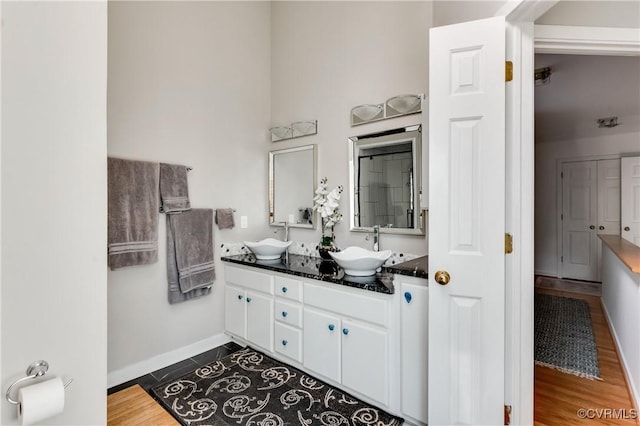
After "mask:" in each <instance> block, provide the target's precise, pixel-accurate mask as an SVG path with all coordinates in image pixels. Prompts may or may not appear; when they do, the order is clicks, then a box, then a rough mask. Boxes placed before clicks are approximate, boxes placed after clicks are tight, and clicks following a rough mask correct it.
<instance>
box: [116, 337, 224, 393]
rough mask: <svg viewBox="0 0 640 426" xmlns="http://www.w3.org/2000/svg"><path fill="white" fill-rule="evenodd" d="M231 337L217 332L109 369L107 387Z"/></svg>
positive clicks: (149, 371)
mask: <svg viewBox="0 0 640 426" xmlns="http://www.w3.org/2000/svg"><path fill="white" fill-rule="evenodd" d="M230 341H231V338H230V337H229V336H227V335H226V334H224V333H222V334H218V335H215V336H211V337H209V338H207V339H204V340H200V341H198V342H195V343H192V344H190V345H188V346H183V347H181V348H178V349H175V350H172V351H169V352H165V353H163V354H160V355H156V356H154V357H151V358H149V359H145V360H144V361H140V362H136V363H135V364H131V365H128V366H126V367H124V368H121V369H119V370H115V371H111V372H109V373H108V374H107V388H111V387H113V386H117V385H119V384H122V383H125V382H128V381H129V380H133V379H135V378H138V377H140V376H144V375H145V374H149V373H151V372H152V371H156V370H159V369H161V368H164V367H167V366H169V365H171V364H175V363H176V362H179V361H182V360H185V359H187V358H191V357H192V356H195V355H198V354H201V353H202V352H206V351H208V350H210V349H213V348H215V347H218V346H221V345H224V344H225V343H229V342H230Z"/></svg>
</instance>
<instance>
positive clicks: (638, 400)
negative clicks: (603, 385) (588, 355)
mask: <svg viewBox="0 0 640 426" xmlns="http://www.w3.org/2000/svg"><path fill="white" fill-rule="evenodd" d="M600 305H602V311H603V312H604V317H605V318H606V319H607V324H609V330H611V335H612V336H613V342H614V343H615V345H616V351H617V352H618V356H619V357H620V361H621V363H622V371H624V375H625V378H626V379H627V386H628V387H629V390H630V391H631V397H632V398H633V402H634V404H635V408H636V410H637V409H640V393H638V389H637V388H636V386H635V384H634V382H633V377H632V376H631V373H630V371H631V370H629V364H627V359H626V358H625V356H624V352H622V347H621V346H620V341H619V340H618V334H617V333H616V329H615V327H614V326H613V321H611V317H610V316H609V311H607V305H605V303H604V298H603V299H600Z"/></svg>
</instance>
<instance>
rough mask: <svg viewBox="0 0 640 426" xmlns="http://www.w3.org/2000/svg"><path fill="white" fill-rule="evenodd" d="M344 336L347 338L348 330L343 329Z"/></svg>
mask: <svg viewBox="0 0 640 426" xmlns="http://www.w3.org/2000/svg"><path fill="white" fill-rule="evenodd" d="M342 334H344V335H345V336H346V335H347V334H349V329H348V328H343V329H342Z"/></svg>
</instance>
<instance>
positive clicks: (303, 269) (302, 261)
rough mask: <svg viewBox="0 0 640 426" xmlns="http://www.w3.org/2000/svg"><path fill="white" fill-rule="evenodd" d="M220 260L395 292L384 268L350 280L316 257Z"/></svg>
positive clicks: (331, 263)
mask: <svg viewBox="0 0 640 426" xmlns="http://www.w3.org/2000/svg"><path fill="white" fill-rule="evenodd" d="M222 260H223V261H225V262H231V263H237V264H240V265H248V266H254V267H256V268H261V269H267V270H269V271H275V272H282V273H285V274H290V275H297V276H299V277H304V278H311V279H314V280H320V281H327V282H330V283H334V284H340V285H345V286H348V287H355V288H360V289H363V290H369V291H375V292H378V293H386V294H393V293H394V292H395V289H394V287H393V273H391V272H388V271H387V270H385V269H383V271H382V272H378V273H377V274H375V275H372V276H369V277H352V276H350V275H346V274H345V273H344V270H343V269H342V268H340V267H339V266H338V265H337V264H336V263H334V262H331V261H329V262H327V261H324V262H323V260H322V259H320V258H318V257H311V256H301V255H297V254H289V261H288V262H284V261H283V260H282V259H278V260H257V259H256V258H255V256H253V255H252V254H241V255H236V256H223V257H222ZM396 266H400V265H396Z"/></svg>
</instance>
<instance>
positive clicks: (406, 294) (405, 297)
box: [404, 291, 411, 303]
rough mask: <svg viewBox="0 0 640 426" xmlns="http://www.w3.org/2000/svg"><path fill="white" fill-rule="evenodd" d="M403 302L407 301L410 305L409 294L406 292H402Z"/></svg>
mask: <svg viewBox="0 0 640 426" xmlns="http://www.w3.org/2000/svg"><path fill="white" fill-rule="evenodd" d="M404 300H406V301H407V303H411V293H409V292H408V291H405V292H404Z"/></svg>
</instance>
